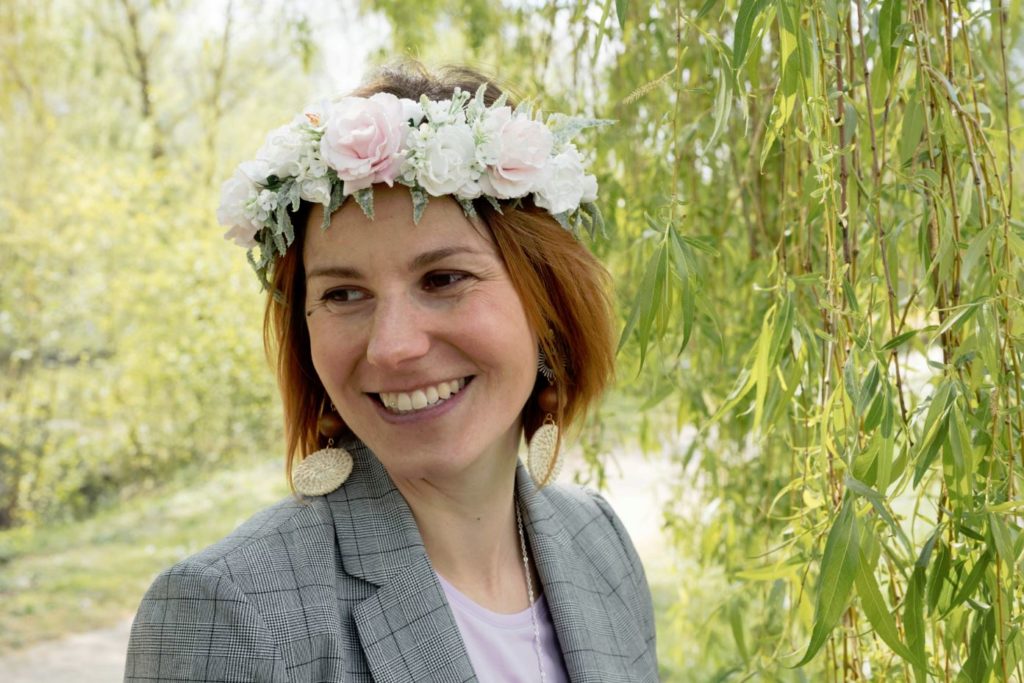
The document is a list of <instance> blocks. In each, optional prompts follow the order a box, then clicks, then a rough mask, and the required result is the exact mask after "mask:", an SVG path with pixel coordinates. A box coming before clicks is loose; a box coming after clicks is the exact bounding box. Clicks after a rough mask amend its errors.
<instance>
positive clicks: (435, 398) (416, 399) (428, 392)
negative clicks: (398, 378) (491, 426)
mask: <svg viewBox="0 0 1024 683" xmlns="http://www.w3.org/2000/svg"><path fill="white" fill-rule="evenodd" d="M472 379H473V378H472V377H471V376H470V377H462V378H459V379H452V380H445V381H442V382H438V383H437V384H431V385H426V386H423V387H419V388H417V389H413V390H412V391H382V392H380V393H379V394H377V395H376V396H377V400H379V401H380V402H381V404H383V405H384V407H385V408H386V409H387V410H388V411H389V412H392V413H395V414H398V415H404V414H407V413H414V412H416V411H419V410H424V409H426V408H430V407H432V406H435V405H437V404H439V403H443V402H445V401H447V400H448V399H450V398H451V397H452V396H454V395H455V394H457V393H459V392H460V391H461V390H462V389H463V388H464V387H465V386H466V384H467V383H468V382H469V381H471V380H472Z"/></svg>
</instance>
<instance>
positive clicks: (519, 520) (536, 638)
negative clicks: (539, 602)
mask: <svg viewBox="0 0 1024 683" xmlns="http://www.w3.org/2000/svg"><path fill="white" fill-rule="evenodd" d="M516 528H517V529H518V530H519V549H520V550H522V551H523V571H524V572H525V573H526V594H527V597H529V599H530V620H531V621H532V622H533V647H534V650H536V652H537V667H538V668H539V669H540V680H541V683H543V682H544V680H545V678H544V659H543V657H542V656H541V648H540V627H539V626H538V625H537V610H536V609H535V608H534V604H533V580H532V579H531V578H530V558H529V556H527V554H526V534H524V533H523V516H522V514H521V513H520V512H519V499H518V497H517V498H516Z"/></svg>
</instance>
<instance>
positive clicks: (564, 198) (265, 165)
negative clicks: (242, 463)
mask: <svg viewBox="0 0 1024 683" xmlns="http://www.w3.org/2000/svg"><path fill="white" fill-rule="evenodd" d="M485 87H486V86H481V87H480V89H479V90H477V92H476V96H475V97H473V96H470V94H469V93H468V92H464V91H462V90H461V89H459V88H455V91H454V92H453V93H452V98H451V99H450V100H441V101H433V100H430V99H428V98H427V97H426V96H423V97H421V98H420V101H419V102H414V101H413V100H409V99H405V98H401V99H400V98H398V97H395V96H394V95H391V94H389V93H377V94H375V95H371V96H370V97H343V98H341V99H338V100H335V101H332V102H324V103H321V104H319V105H316V106H311V107H308V108H307V109H306V111H305V113H304V114H303V115H299V116H297V117H296V118H295V119H294V120H293V121H292V122H291V123H289V124H287V125H284V126H281V127H280V128H276V129H275V130H273V131H271V132H270V134H269V135H267V139H266V141H265V142H264V143H263V146H262V147H261V148H260V149H259V151H258V152H257V153H256V158H255V159H254V160H252V161H246V162H243V163H242V164H240V165H239V167H238V169H237V170H236V171H235V174H234V176H232V177H231V178H230V179H229V180H228V181H227V182H225V183H224V185H223V186H222V188H221V202H220V207H219V208H218V209H217V220H218V221H219V222H220V223H221V224H222V225H225V226H227V227H228V228H229V229H228V231H227V232H226V233H225V234H224V237H225V238H227V239H230V240H233V241H234V242H235V243H236V244H238V245H239V246H242V247H245V248H246V249H248V258H249V263H250V264H251V265H252V267H253V269H254V270H255V271H256V274H257V275H258V276H259V278H260V282H261V283H262V284H263V286H264V287H265V288H267V289H270V283H269V273H270V268H271V267H272V265H273V263H274V260H275V259H276V258H277V257H278V256H281V255H283V254H284V253H285V252H286V251H287V250H288V247H290V246H291V244H292V242H293V241H294V240H295V231H294V227H293V225H292V220H291V212H294V211H296V210H297V209H298V208H299V203H300V201H301V200H306V201H308V202H314V203H317V204H321V205H322V206H323V207H324V218H323V225H322V227H323V228H325V229H326V228H327V226H328V225H330V221H331V215H332V214H333V213H334V212H335V211H337V210H338V208H339V207H341V205H342V204H343V203H344V202H345V200H346V199H347V198H348V197H349V196H350V195H351V196H352V197H354V198H355V200H356V203H358V204H359V207H360V208H361V209H362V210H363V213H365V214H366V216H367V217H368V218H371V219H372V218H373V184H374V183H387V184H388V186H392V185H394V183H396V182H397V183H401V184H402V185H405V186H407V187H409V189H410V192H411V194H412V201H413V222H414V223H419V220H420V217H421V216H422V215H423V210H424V209H425V208H426V206H427V201H428V197H443V196H445V195H452V196H453V197H454V198H455V199H456V201H458V202H459V204H460V205H461V206H462V209H463V211H464V212H465V213H466V215H467V216H470V217H472V216H475V215H476V211H475V210H474V208H473V200H474V199H477V198H481V197H482V198H484V199H486V200H487V201H488V202H489V203H490V204H491V206H493V207H494V209H495V210H496V211H498V212H501V206H500V204H499V203H498V200H512V202H513V204H518V202H519V201H520V200H522V198H524V197H527V196H532V198H533V203H534V204H535V205H536V206H539V207H541V208H543V209H546V210H547V211H548V212H549V213H551V215H552V216H553V217H554V218H555V219H556V220H557V221H558V222H559V223H560V224H561V225H562V227H564V228H565V229H566V230H569V231H571V232H572V233H573V234H574V235H576V236H577V237H579V235H580V233H581V232H582V231H583V230H586V231H587V232H589V233H591V234H593V232H594V231H595V229H599V228H601V227H602V222H601V214H600V213H599V212H598V210H597V206H596V205H595V204H594V200H595V199H596V198H597V179H596V178H595V177H594V176H592V175H588V174H587V173H586V172H585V169H584V164H583V158H582V157H581V156H580V153H579V150H577V149H576V146H575V145H574V144H572V142H571V140H572V138H573V136H575V135H576V134H577V133H579V132H580V131H581V130H584V129H585V128H588V127H591V126H598V125H605V124H608V123H612V122H611V121H607V120H602V119H584V118H579V117H570V116H566V115H563V114H553V115H551V116H549V117H548V118H547V121H546V122H543V123H542V122H541V121H540V120H539V118H540V115H539V114H538V116H537V118H534V115H533V112H532V111H531V110H530V108H529V107H528V106H519V107H517V108H516V109H515V111H513V110H512V109H511V108H510V107H508V106H507V105H506V104H505V101H506V96H505V95H502V96H501V97H500V98H499V99H498V100H497V101H495V102H494V103H493V104H492V105H491V106H487V105H486V104H485V103H484V90H485ZM256 247H259V255H258V256H257V255H256Z"/></svg>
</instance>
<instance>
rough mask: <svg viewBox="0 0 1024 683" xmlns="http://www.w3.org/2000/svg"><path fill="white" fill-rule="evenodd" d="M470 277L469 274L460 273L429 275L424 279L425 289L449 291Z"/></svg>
mask: <svg viewBox="0 0 1024 683" xmlns="http://www.w3.org/2000/svg"><path fill="white" fill-rule="evenodd" d="M469 277H470V275H469V273H460V272H450V273H447V272H446V273H429V274H428V275H426V276H425V277H424V278H423V288H424V289H427V290H438V289H447V288H449V287H453V286H455V285H457V284H459V283H460V282H464V281H466V280H468V279H469Z"/></svg>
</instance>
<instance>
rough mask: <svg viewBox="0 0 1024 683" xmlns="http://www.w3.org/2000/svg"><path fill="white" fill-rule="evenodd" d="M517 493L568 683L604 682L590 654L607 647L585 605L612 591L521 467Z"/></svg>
mask: <svg viewBox="0 0 1024 683" xmlns="http://www.w3.org/2000/svg"><path fill="white" fill-rule="evenodd" d="M516 492H517V494H518V496H519V501H520V505H521V507H522V510H523V514H524V516H525V517H526V520H525V522H524V524H525V527H526V533H527V536H528V538H529V546H530V553H531V557H532V558H533V561H534V564H535V565H536V567H537V574H538V575H539V576H540V580H541V583H542V584H543V585H544V595H545V596H546V599H547V603H548V609H549V611H550V612H551V620H552V621H553V622H554V625H555V632H556V633H557V634H558V643H559V645H560V647H561V649H562V658H563V659H564V661H565V668H566V670H567V671H568V672H569V680H570V681H573V682H574V683H575V682H578V681H601V680H606V679H607V677H608V674H609V673H610V672H608V671H607V670H605V669H603V668H599V666H598V663H597V662H596V661H595V658H594V657H592V656H590V655H591V654H592V653H594V652H600V651H603V650H605V649H607V647H608V644H607V643H605V644H604V645H602V644H600V643H598V642H597V639H596V638H595V630H594V628H592V626H595V625H594V624H592V623H591V621H590V620H589V619H588V610H585V609H584V607H586V606H588V605H591V604H592V603H595V601H598V600H599V598H598V597H597V596H598V595H603V596H610V595H611V594H612V593H613V592H614V589H613V588H612V586H611V585H610V584H609V583H608V579H607V577H605V575H604V574H603V573H602V572H601V571H600V570H598V568H597V567H596V566H595V565H594V564H593V562H592V560H591V559H590V555H589V554H588V553H587V552H586V550H587V549H585V548H581V547H579V543H578V542H577V541H576V539H575V537H574V536H575V535H574V534H573V533H572V532H571V531H570V530H569V529H568V528H567V527H566V525H565V524H564V523H563V521H562V518H563V515H562V514H560V513H559V511H558V510H557V509H556V508H555V506H554V505H552V504H551V502H550V501H549V499H548V497H547V496H545V495H544V494H543V493H542V492H541V491H539V490H538V489H537V487H536V485H535V484H534V482H533V478H532V477H531V476H530V474H529V472H528V471H527V469H526V468H525V467H524V466H523V464H522V463H519V466H518V468H517V469H516ZM599 604H600V603H599ZM624 673H628V672H624ZM623 680H626V679H623Z"/></svg>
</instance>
